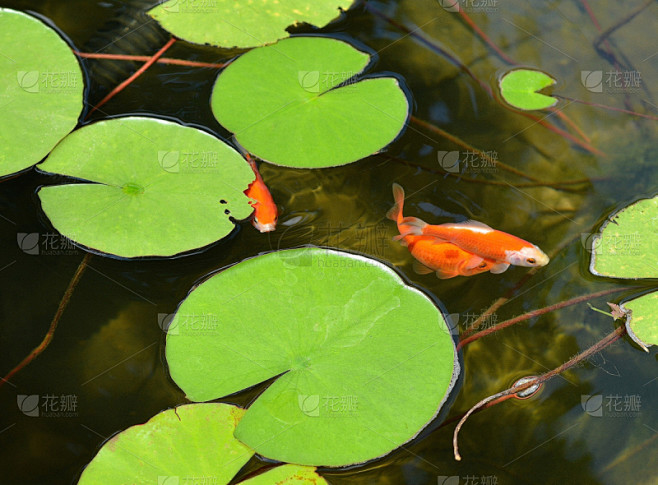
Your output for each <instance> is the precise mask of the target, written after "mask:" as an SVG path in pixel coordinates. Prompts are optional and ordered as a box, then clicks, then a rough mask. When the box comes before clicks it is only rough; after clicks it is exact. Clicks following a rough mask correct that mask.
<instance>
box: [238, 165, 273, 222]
mask: <svg viewBox="0 0 658 485" xmlns="http://www.w3.org/2000/svg"><path fill="white" fill-rule="evenodd" d="M245 156H246V158H247V162H249V165H250V166H251V169H252V170H253V171H254V175H255V176H256V180H254V181H253V182H251V183H250V184H249V187H247V190H245V191H244V193H245V195H246V196H247V197H249V198H250V199H253V201H249V204H250V205H251V206H252V207H253V208H254V218H253V220H252V224H253V225H254V227H255V228H256V229H258V230H259V231H260V232H269V231H273V230H274V229H276V219H277V216H278V213H277V209H276V204H275V203H274V199H272V194H270V191H269V189H268V188H267V185H265V182H263V177H261V176H260V172H258V168H257V167H256V162H254V160H253V159H252V158H251V157H250V156H249V154H248V153H245Z"/></svg>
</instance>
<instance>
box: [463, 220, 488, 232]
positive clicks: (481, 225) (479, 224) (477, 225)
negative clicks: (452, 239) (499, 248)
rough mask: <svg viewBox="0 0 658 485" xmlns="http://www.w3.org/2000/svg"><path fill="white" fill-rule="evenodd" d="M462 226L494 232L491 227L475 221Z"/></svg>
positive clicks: (468, 221)
mask: <svg viewBox="0 0 658 485" xmlns="http://www.w3.org/2000/svg"><path fill="white" fill-rule="evenodd" d="M462 224H464V225H465V226H472V227H479V228H480V229H491V230H492V231H493V228H492V227H491V226H487V225H486V224H485V223H484V222H480V221H474V220H473V219H469V220H467V221H464V222H462Z"/></svg>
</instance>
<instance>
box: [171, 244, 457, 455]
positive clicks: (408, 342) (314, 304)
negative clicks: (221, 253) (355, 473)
mask: <svg viewBox="0 0 658 485" xmlns="http://www.w3.org/2000/svg"><path fill="white" fill-rule="evenodd" d="M172 329H173V330H172ZM166 358H167V362H168V364H169V370H170V373H171V376H172V378H173V379H174V381H175V382H176V384H177V385H178V386H179V387H181V389H183V391H184V392H185V393H186V394H187V397H188V398H189V399H190V400H193V401H208V400H213V399H217V398H221V397H225V396H227V395H230V394H233V393H235V392H238V391H241V390H243V389H246V388H248V387H251V386H254V385H256V384H259V383H262V382H264V381H266V380H268V379H271V378H275V380H274V382H273V383H272V384H271V385H270V386H269V388H268V389H267V390H265V391H264V392H263V393H262V394H261V395H260V396H259V397H258V399H257V400H256V401H255V402H254V403H253V404H252V405H251V407H250V408H249V409H248V411H247V413H246V414H245V416H244V418H243V419H242V421H241V422H240V424H239V425H238V427H237V429H236V433H235V436H236V437H237V438H238V439H239V440H241V441H242V442H244V443H245V444H247V445H249V446H251V447H252V448H254V449H255V450H256V452H257V453H259V454H261V455H263V456H266V457H268V458H271V459H275V460H280V461H284V462H292V463H298V464H303V465H329V466H346V465H351V464H354V463H360V462H364V461H367V460H371V459H373V458H376V457H379V456H382V455H385V454H387V453H389V452H390V451H392V450H393V449H395V448H396V447H398V446H400V445H402V444H404V443H406V442H407V441H409V440H411V439H412V438H413V437H414V436H416V434H417V433H418V432H420V430H421V429H422V428H423V427H425V426H426V425H427V424H428V423H429V422H430V421H431V420H432V419H433V418H434V417H435V416H436V415H437V413H438V412H439V410H440V408H441V406H442V405H443V403H444V402H445V401H446V399H447V396H448V393H449V392H450V390H451V389H452V387H453V385H454V383H455V379H456V377H457V375H458V373H459V364H458V361H457V359H456V353H455V346H454V343H453V340H452V337H451V335H450V331H449V328H448V325H447V324H446V323H445V321H444V320H443V316H442V314H441V312H440V311H439V310H438V309H437V307H436V306H435V305H434V303H433V302H432V301H431V300H430V299H429V298H428V297H427V296H425V295H424V294H423V293H421V292H419V291H418V290H415V289H413V288H411V287H409V286H407V285H406V284H405V283H404V281H403V280H402V279H401V278H400V276H398V274H397V273H395V272H394V271H393V270H391V269H390V268H388V267H387V266H385V265H383V264H382V263H379V262H378V261H375V260H372V259H369V258H365V257H361V256H356V255H353V254H350V253H344V252H340V251H334V250H327V249H321V248H300V249H293V250H286V251H277V252H273V253H269V254H265V255H262V256H258V257H255V258H252V259H248V260H246V261H243V262H241V263H238V264H237V265H235V266H232V267H230V268H229V269H227V270H225V271H222V272H221V273H218V274H216V275H214V276H212V277H210V278H208V279H207V280H206V281H204V282H202V283H201V284H200V285H199V286H197V287H195V288H194V289H193V290H192V292H191V293H190V294H189V295H188V297H187V298H186V299H185V300H184V301H183V302H182V303H181V305H180V307H179V308H178V311H177V312H176V315H175V317H174V319H173V321H172V322H171V324H170V327H169V331H168V333H167V344H166Z"/></svg>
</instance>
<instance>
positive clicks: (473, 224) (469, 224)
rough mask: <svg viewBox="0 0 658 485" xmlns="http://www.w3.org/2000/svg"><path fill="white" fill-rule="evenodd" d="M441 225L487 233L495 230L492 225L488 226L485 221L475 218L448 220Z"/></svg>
mask: <svg viewBox="0 0 658 485" xmlns="http://www.w3.org/2000/svg"><path fill="white" fill-rule="evenodd" d="M439 225H440V226H443V227H446V228H449V229H450V228H454V229H470V230H471V231H473V232H478V233H480V234H486V233H488V232H491V231H493V230H494V229H493V228H492V227H489V226H487V225H486V224H485V223H484V222H479V221H474V220H468V221H464V222H446V223H445V224H439Z"/></svg>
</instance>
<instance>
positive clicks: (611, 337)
mask: <svg viewBox="0 0 658 485" xmlns="http://www.w3.org/2000/svg"><path fill="white" fill-rule="evenodd" d="M625 333H626V326H625V325H621V326H619V327H617V328H616V329H615V330H614V331H613V332H611V333H609V334H608V335H606V336H605V337H603V339H601V340H600V341H599V342H597V343H596V344H594V345H592V346H591V347H590V348H588V349H587V350H585V351H583V352H581V353H580V354H578V355H576V356H575V357H573V358H571V359H569V360H568V361H567V362H565V363H564V364H562V365H560V366H559V367H556V368H555V369H553V370H551V371H548V372H547V373H545V374H542V375H541V376H539V377H537V378H536V379H533V380H530V381H528V382H526V383H525V384H521V385H518V386H512V387H510V388H509V389H506V390H504V391H502V392H499V393H496V394H494V395H493V396H489V397H487V398H485V399H482V400H481V401H480V402H478V403H477V404H476V405H475V406H473V407H472V408H471V409H469V410H468V412H467V413H466V414H464V416H463V417H462V419H461V420H460V421H459V423H458V424H457V427H456V428H455V432H454V434H453V436H452V446H453V449H454V454H455V460H457V461H459V460H461V459H462V457H461V455H460V454H459V446H458V444H457V438H458V436H459V431H460V430H461V428H462V426H463V425H464V423H465V422H466V420H467V419H468V417H469V416H470V415H471V414H473V413H474V412H475V411H477V410H478V409H480V408H482V407H483V406H485V405H487V404H488V403H491V402H492V401H496V402H501V401H503V400H504V399H503V398H504V397H506V396H509V395H510V394H518V393H519V392H521V391H523V390H525V389H528V388H529V387H532V386H536V385H538V384H543V383H544V382H546V381H547V380H548V379H550V378H552V377H554V376H556V375H558V374H560V373H562V372H564V371H565V370H567V369H569V368H571V367H573V366H574V365H576V364H577V363H578V362H580V361H582V360H585V359H587V358H588V357H589V356H591V355H592V354H595V353H596V352H599V351H601V350H602V349H604V348H605V347H607V346H608V345H610V344H612V343H614V342H616V341H617V340H618V339H620V338H621V337H622V336H623V335H624V334H625Z"/></svg>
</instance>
